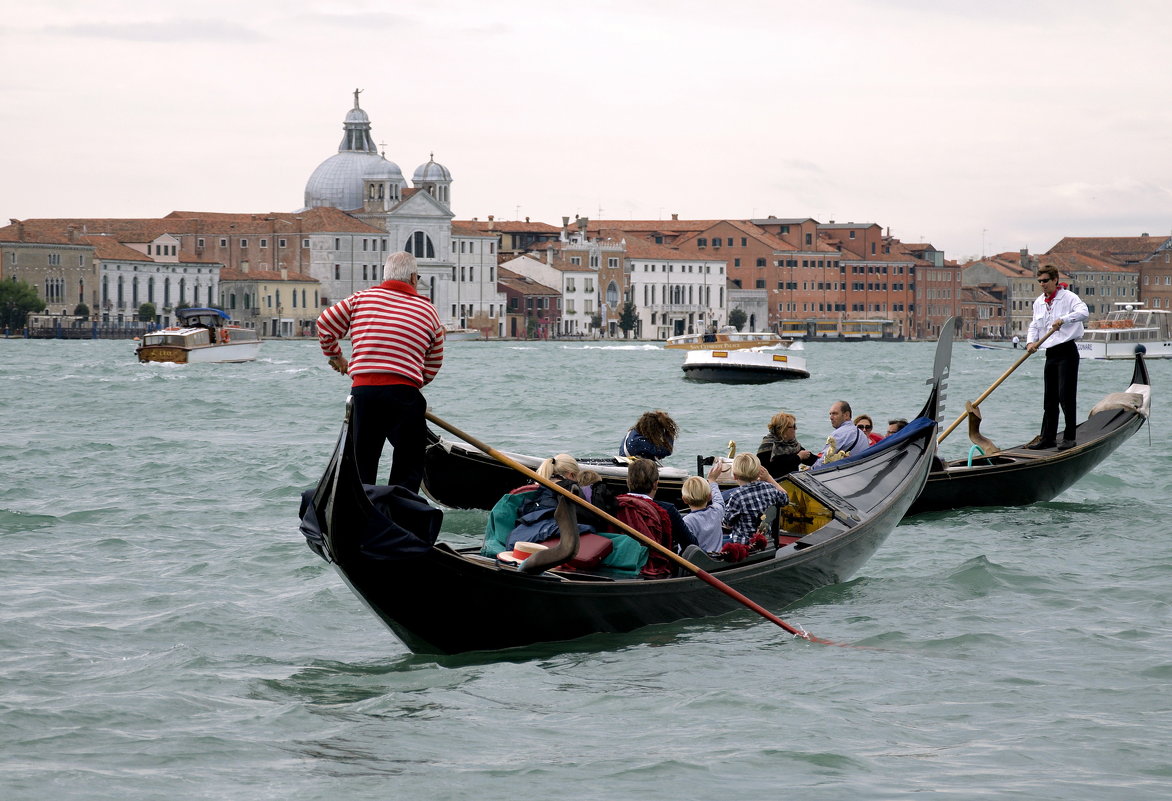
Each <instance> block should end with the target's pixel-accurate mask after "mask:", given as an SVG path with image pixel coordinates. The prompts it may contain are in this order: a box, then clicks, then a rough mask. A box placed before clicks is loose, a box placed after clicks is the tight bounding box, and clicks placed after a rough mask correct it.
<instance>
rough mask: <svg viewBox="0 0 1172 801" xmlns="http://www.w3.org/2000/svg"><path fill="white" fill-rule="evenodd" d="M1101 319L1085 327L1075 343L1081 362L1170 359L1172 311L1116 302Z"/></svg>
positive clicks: (1139, 304)
mask: <svg viewBox="0 0 1172 801" xmlns="http://www.w3.org/2000/svg"><path fill="white" fill-rule="evenodd" d="M1115 306H1116V308H1115V309H1114V310H1112V311H1109V312H1107V316H1106V317H1105V318H1103V319H1102V320H1095V321H1093V322H1091V323H1089V324H1088V325H1087V326H1086V329H1085V330H1084V331H1083V335H1082V339H1080V340H1078V355H1079V356H1080V357H1082V358H1084V359H1131V358H1132V357H1134V356H1135V354H1137V353H1142V354H1143V355H1144V357H1145V358H1148V359H1172V312H1169V311H1164V310H1162V309H1145V308H1143V304H1142V303H1116V304H1115Z"/></svg>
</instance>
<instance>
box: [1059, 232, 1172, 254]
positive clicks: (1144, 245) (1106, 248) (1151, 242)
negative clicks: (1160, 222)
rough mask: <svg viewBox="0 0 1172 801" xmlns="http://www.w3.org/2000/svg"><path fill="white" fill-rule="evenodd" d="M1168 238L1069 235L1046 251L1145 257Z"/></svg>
mask: <svg viewBox="0 0 1172 801" xmlns="http://www.w3.org/2000/svg"><path fill="white" fill-rule="evenodd" d="M1168 239H1169V237H1167V236H1163V235H1161V236H1068V237H1064V238H1063V239H1061V240H1060V241H1059V242H1058V244H1056V245H1055V246H1054V247H1052V248H1050V249H1049V250H1048V251H1046V255H1047V256H1048V255H1050V254H1051V253H1063V252H1071V251H1078V252H1082V253H1095V254H1098V255H1100V256H1101V255H1108V256H1111V257H1114V258H1115V259H1120V258H1127V257H1132V258H1133V259H1145V258H1147V257H1148V256H1151V255H1152V254H1153V253H1155V252H1156V250H1158V249H1159V248H1160V246H1161V245H1163V244H1164V243H1165V242H1167V241H1168Z"/></svg>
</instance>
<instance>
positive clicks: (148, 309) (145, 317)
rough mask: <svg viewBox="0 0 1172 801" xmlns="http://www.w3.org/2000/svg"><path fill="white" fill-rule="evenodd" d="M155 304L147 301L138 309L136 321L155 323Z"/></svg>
mask: <svg viewBox="0 0 1172 801" xmlns="http://www.w3.org/2000/svg"><path fill="white" fill-rule="evenodd" d="M156 314H157V312H156V311H155V304H153V303H151V302H150V301H147V302H146V303H144V304H142V305H141V306H139V307H138V319H139V321H140V322H143V323H153V322H154V321H155V315H156Z"/></svg>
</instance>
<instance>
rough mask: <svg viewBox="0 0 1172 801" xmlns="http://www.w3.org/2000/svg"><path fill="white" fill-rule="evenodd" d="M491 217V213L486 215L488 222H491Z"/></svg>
mask: <svg viewBox="0 0 1172 801" xmlns="http://www.w3.org/2000/svg"><path fill="white" fill-rule="evenodd" d="M492 217H493V215H491V214H490V215H488V221H489V222H492Z"/></svg>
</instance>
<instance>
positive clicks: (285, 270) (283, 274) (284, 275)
mask: <svg viewBox="0 0 1172 801" xmlns="http://www.w3.org/2000/svg"><path fill="white" fill-rule="evenodd" d="M281 280H282V281H288V280H289V270H288V268H286V267H282V268H281Z"/></svg>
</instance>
